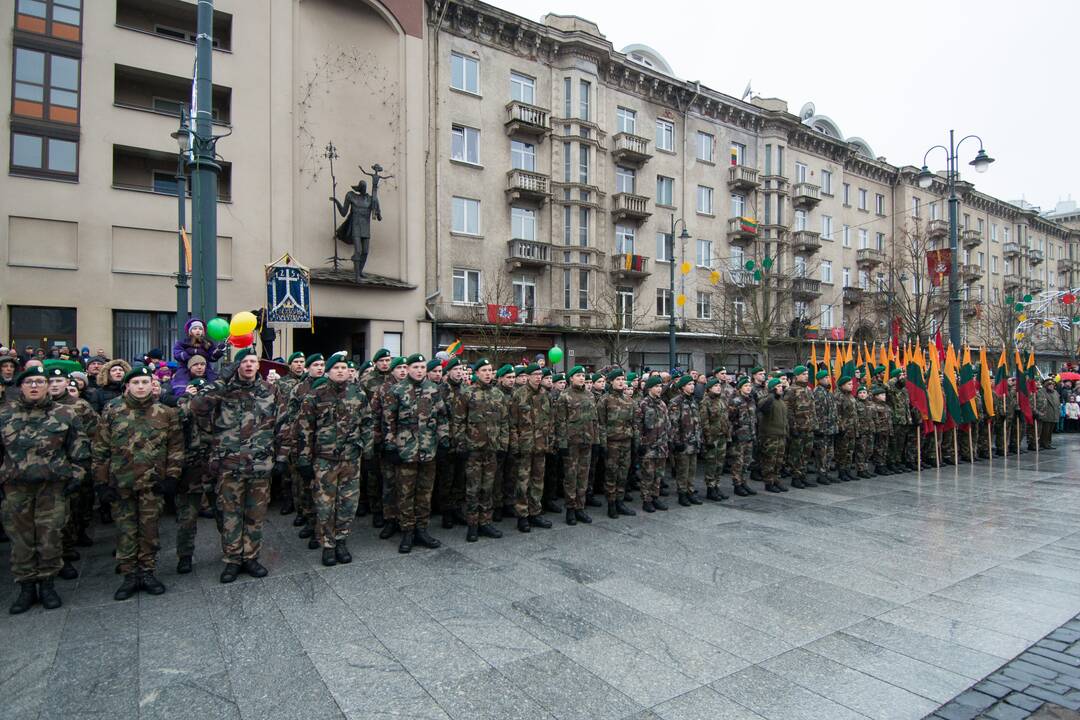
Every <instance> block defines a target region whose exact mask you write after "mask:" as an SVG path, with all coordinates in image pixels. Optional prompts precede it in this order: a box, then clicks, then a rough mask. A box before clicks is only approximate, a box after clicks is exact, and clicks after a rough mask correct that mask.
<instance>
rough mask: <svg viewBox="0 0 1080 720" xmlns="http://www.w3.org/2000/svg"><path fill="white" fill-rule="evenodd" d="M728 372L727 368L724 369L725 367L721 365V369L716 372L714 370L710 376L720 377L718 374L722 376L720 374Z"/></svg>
mask: <svg viewBox="0 0 1080 720" xmlns="http://www.w3.org/2000/svg"><path fill="white" fill-rule="evenodd" d="M726 372H727V368H726V367H724V366H723V365H721V366H720V367H718V368H716V369H715V370H713V371H712V372H711V373H709V374H710V375H718V374H720V373H726Z"/></svg>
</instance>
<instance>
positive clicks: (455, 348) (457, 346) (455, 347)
mask: <svg viewBox="0 0 1080 720" xmlns="http://www.w3.org/2000/svg"><path fill="white" fill-rule="evenodd" d="M463 349H464V348H463V347H462V345H461V340H455V341H454V342H452V343H450V344H449V345H447V346H446V354H447V355H449V356H450V357H454V356H455V355H460V354H461V351H462V350H463Z"/></svg>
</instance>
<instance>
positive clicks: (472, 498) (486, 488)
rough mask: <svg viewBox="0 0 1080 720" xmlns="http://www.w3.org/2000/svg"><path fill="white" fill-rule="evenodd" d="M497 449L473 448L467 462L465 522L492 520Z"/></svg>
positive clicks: (478, 523) (487, 521) (476, 523)
mask: <svg viewBox="0 0 1080 720" xmlns="http://www.w3.org/2000/svg"><path fill="white" fill-rule="evenodd" d="M496 464H497V463H496V461H495V451H494V450H473V451H472V452H470V453H469V459H468V461H467V462H466V464H465V523H466V524H467V525H487V524H488V523H490V522H491V494H492V488H493V487H494V485H495V465H496Z"/></svg>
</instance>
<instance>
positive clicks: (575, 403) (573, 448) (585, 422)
mask: <svg viewBox="0 0 1080 720" xmlns="http://www.w3.org/2000/svg"><path fill="white" fill-rule="evenodd" d="M567 377H568V379H569V381H570V387H568V388H567V389H566V391H565V392H563V393H560V395H559V399H558V401H557V402H556V403H555V437H556V438H558V443H559V455H560V456H562V458H563V462H564V464H565V472H566V477H565V478H564V480H563V494H564V495H565V496H566V498H565V500H566V524H567V525H577V524H578V522H579V521H580V522H583V523H591V522H592V518H591V517H589V515H588V514H587V513H586V512H585V492H586V490H587V486H588V483H589V460H590V458H591V456H592V446H593V445H595V444H596V441H597V439H598V437H599V431H598V428H597V424H596V403H595V402H594V401H593V396H592V393H590V392H589V391H588V390H587V389H586V388H585V379H586V376H585V368H583V367H582V366H580V365H575V366H574V367H573V368H572V369H571V370H570V372H569V373H568V374H567Z"/></svg>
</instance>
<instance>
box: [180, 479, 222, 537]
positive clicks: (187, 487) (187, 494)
mask: <svg viewBox="0 0 1080 720" xmlns="http://www.w3.org/2000/svg"><path fill="white" fill-rule="evenodd" d="M208 472H209V470H208V468H207V467H206V463H204V462H203V463H194V464H190V465H185V466H184V470H183V474H182V475H181V476H180V482H179V484H178V485H177V487H176V556H177V557H184V556H190V555H194V554H195V530H196V527H197V526H198V522H199V506H200V505H201V503H202V495H203V493H204V492H206V491H207V482H206V474H207V473H208ZM209 492H210V497H211V503H210V505H211V506H212V507H213V508H214V521H215V522H216V523H217V526H218V533H219V534H220V533H221V516H220V515H219V514H218V512H217V503H214V502H213V501H212V499H213V493H214V491H213V488H210V489H209Z"/></svg>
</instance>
